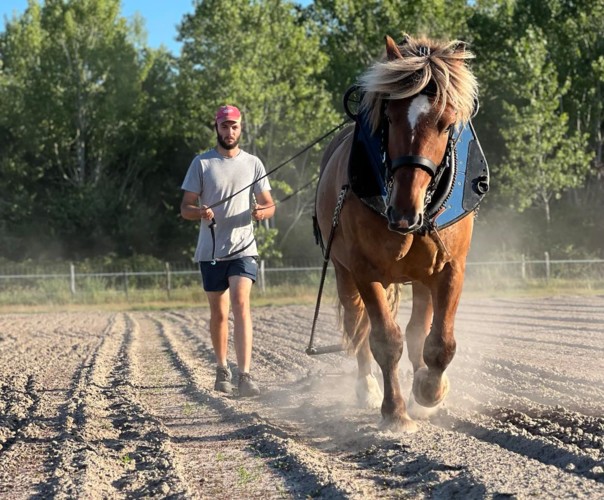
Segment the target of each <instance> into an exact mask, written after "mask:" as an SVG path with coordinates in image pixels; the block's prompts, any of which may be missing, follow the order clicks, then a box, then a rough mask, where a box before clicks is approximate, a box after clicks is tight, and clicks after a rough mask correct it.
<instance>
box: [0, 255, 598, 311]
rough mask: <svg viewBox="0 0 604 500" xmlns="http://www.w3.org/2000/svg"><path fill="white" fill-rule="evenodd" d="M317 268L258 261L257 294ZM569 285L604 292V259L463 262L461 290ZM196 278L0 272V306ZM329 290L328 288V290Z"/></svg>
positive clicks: (164, 273) (151, 273) (301, 283)
mask: <svg viewBox="0 0 604 500" xmlns="http://www.w3.org/2000/svg"><path fill="white" fill-rule="evenodd" d="M321 266H322V263H321V262H319V263H317V262H316V261H315V262H300V261H297V262H290V263H283V262H279V263H271V262H267V261H260V263H259V271H258V282H257V287H256V293H260V294H271V293H277V294H278V293H283V290H287V291H288V293H292V294H295V293H296V290H302V289H308V290H312V289H313V288H316V287H318V285H319V281H320V276H321V270H322V267H321ZM333 281H334V275H333V267H332V266H331V265H330V266H329V271H328V273H327V284H326V285H327V287H328V289H329V287H330V286H331V287H333ZM565 284H569V285H571V286H572V287H574V288H577V287H584V288H586V289H600V288H604V260H602V259H576V260H569V259H565V260H556V259H550V258H549V255H548V254H547V253H546V254H545V255H544V258H543V259H525V258H521V259H518V260H502V261H487V262H468V263H467V266H466V284H465V287H466V288H468V287H469V288H474V289H484V290H488V289H495V288H497V289H501V288H502V287H507V288H521V287H526V286H544V285H554V286H558V285H559V286H563V285H565ZM200 285H201V276H200V273H199V269H198V267H197V265H196V264H194V263H191V262H185V263H183V262H180V263H174V262H172V263H169V262H166V263H163V264H158V263H156V265H155V266H146V268H145V269H144V270H140V269H133V268H129V267H123V268H116V267H102V268H98V269H92V268H91V266H90V265H89V264H88V265H84V264H78V263H65V264H61V265H53V266H50V265H41V264H40V265H34V264H29V265H26V266H23V265H21V266H18V267H16V268H15V267H12V268H11V267H9V266H4V267H0V302H3V303H7V302H8V303H28V302H35V301H38V300H41V298H42V299H44V298H46V299H47V300H51V301H52V300H58V301H63V302H68V301H70V297H71V298H72V299H73V298H77V297H87V298H89V299H91V300H92V301H94V300H95V297H96V298H97V299H98V298H99V297H100V296H101V295H102V294H104V295H107V294H109V295H110V296H111V297H113V298H117V299H118V300H119V298H120V296H121V297H122V298H126V299H127V300H129V299H130V296H131V295H132V294H133V293H137V292H138V293H140V292H141V291H149V292H151V291H153V292H154V297H155V298H156V299H158V300H161V299H168V300H171V299H173V298H175V297H176V296H177V295H178V293H179V291H182V290H191V289H197V290H201V286H200ZM332 289H333V288H332Z"/></svg>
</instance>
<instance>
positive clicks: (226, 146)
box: [216, 131, 239, 151]
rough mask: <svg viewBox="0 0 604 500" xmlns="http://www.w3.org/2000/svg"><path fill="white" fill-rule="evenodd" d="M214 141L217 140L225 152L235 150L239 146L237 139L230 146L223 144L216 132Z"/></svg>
mask: <svg viewBox="0 0 604 500" xmlns="http://www.w3.org/2000/svg"><path fill="white" fill-rule="evenodd" d="M216 139H217V140H218V144H220V145H221V146H222V147H223V148H224V149H226V150H227V151H228V150H231V149H235V148H236V147H237V146H238V145H239V139H237V140H236V141H235V142H233V143H232V144H227V143H226V142H224V140H223V139H222V137H221V136H220V134H219V133H218V131H217V132H216Z"/></svg>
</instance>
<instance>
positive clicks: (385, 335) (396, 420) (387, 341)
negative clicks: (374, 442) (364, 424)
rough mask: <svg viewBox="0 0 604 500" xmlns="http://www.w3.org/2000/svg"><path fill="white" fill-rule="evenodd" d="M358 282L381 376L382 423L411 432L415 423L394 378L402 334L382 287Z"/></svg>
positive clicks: (371, 343) (395, 376)
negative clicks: (369, 323) (382, 385)
mask: <svg viewBox="0 0 604 500" xmlns="http://www.w3.org/2000/svg"><path fill="white" fill-rule="evenodd" d="M358 285H359V290H360V292H361V296H362V297H363V302H365V307H366V308H367V313H368V314H369V318H370V321H371V333H370V335H369V343H370V345H371V352H372V353H373V356H374V357H375V360H376V361H377V362H378V364H379V365H380V368H381V369H382V375H383V377H384V400H383V402H382V417H383V418H384V424H385V426H386V427H388V428H390V429H392V430H395V431H404V432H415V431H416V430H417V424H416V423H415V422H414V421H413V420H411V418H409V415H408V414H407V409H406V407H405V401H404V400H403V396H402V395H401V388H400V384H399V379H398V363H399V360H400V359H401V356H402V354H403V343H404V341H403V334H402V332H401V329H400V328H399V326H398V325H397V324H396V322H395V320H394V317H393V315H392V313H391V312H390V307H389V305H388V301H387V298H386V290H384V287H383V286H382V285H381V284H380V283H376V282H371V283H363V284H361V283H358Z"/></svg>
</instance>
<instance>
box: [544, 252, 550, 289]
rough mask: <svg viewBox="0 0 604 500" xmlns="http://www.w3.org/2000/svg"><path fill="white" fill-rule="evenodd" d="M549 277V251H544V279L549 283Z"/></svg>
mask: <svg viewBox="0 0 604 500" xmlns="http://www.w3.org/2000/svg"><path fill="white" fill-rule="evenodd" d="M549 277H550V263H549V252H545V281H546V282H547V283H549Z"/></svg>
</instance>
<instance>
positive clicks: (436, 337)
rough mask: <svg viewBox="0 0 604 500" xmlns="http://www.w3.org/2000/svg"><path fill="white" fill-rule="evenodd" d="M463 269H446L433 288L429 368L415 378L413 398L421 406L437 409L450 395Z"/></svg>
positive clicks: (425, 354) (426, 346) (427, 343)
mask: <svg viewBox="0 0 604 500" xmlns="http://www.w3.org/2000/svg"><path fill="white" fill-rule="evenodd" d="M463 267H464V266H463V265H462V266H461V269H460V268H459V265H457V266H456V265H455V264H453V265H451V264H449V265H447V266H446V267H445V269H444V270H443V271H442V272H441V275H440V276H439V277H438V279H437V282H436V283H435V285H434V286H433V288H432V300H433V302H434V319H433V322H432V328H431V329H430V334H429V335H428V336H427V337H426V340H425V342H424V352H423V360H424V362H425V364H426V366H425V367H420V368H419V369H418V370H417V371H416V372H415V374H414V376H413V395H414V396H415V400H416V401H417V402H418V403H419V404H420V405H422V406H427V407H433V406H436V405H437V404H439V403H440V402H441V401H442V400H443V399H444V398H445V396H446V395H447V393H448V392H449V378H448V377H447V375H446V374H445V369H446V368H447V366H449V363H450V362H451V360H452V359H453V356H455V348H456V343H455V337H454V332H453V325H454V321H455V313H456V312H457V306H458V304H459V299H460V297H461V289H462V285H463V275H464V269H463Z"/></svg>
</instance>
